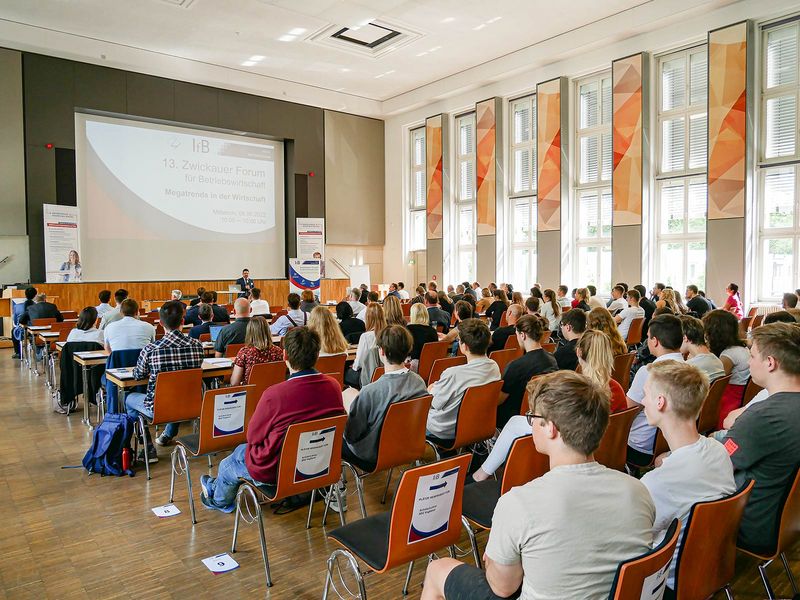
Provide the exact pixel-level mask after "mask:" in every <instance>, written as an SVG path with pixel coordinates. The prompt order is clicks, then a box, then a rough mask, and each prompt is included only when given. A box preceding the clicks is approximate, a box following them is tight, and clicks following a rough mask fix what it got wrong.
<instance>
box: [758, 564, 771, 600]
mask: <svg viewBox="0 0 800 600" xmlns="http://www.w3.org/2000/svg"><path fill="white" fill-rule="evenodd" d="M771 562H772V561H771V560H768V561H767V562H765V563H764V564H763V565H758V574H759V575H761V583H763V584H764V590H765V591H766V592H767V598H769V600H775V592H773V591H772V586H771V585H770V583H769V577H767V567H768V566H769V564H770V563H771Z"/></svg>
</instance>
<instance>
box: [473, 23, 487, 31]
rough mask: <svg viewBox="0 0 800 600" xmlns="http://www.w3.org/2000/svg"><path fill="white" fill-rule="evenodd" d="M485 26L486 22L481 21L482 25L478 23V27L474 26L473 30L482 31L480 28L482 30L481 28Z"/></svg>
mask: <svg viewBox="0 0 800 600" xmlns="http://www.w3.org/2000/svg"><path fill="white" fill-rule="evenodd" d="M484 27H486V23H481V24H480V25H478V26H477V27H473V28H472V31H480V30H481V29H483V28H484Z"/></svg>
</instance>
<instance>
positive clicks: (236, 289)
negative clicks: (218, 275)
mask: <svg viewBox="0 0 800 600" xmlns="http://www.w3.org/2000/svg"><path fill="white" fill-rule="evenodd" d="M228 291H229V292H231V293H234V292H235V293H237V294H238V293H240V292H241V291H242V288H240V287H239V286H238V285H236V284H232V285H229V286H228Z"/></svg>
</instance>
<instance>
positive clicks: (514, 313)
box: [487, 304, 546, 354]
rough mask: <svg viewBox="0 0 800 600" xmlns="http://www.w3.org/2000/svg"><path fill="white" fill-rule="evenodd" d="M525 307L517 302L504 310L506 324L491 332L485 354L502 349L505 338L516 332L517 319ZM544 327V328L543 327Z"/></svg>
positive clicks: (504, 344)
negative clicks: (490, 340)
mask: <svg viewBox="0 0 800 600" xmlns="http://www.w3.org/2000/svg"><path fill="white" fill-rule="evenodd" d="M524 312H525V309H524V308H523V307H522V306H520V305H519V304H512V305H511V306H509V307H508V309H507V310H506V322H507V323H508V325H505V326H503V327H498V328H497V329H495V330H494V331H493V332H492V342H491V344H489V350H488V351H487V354H491V353H492V352H494V351H495V350H502V349H503V348H505V346H506V340H508V338H510V337H511V336H512V335H515V334H516V331H517V328H516V323H517V320H518V319H519V318H520V317H521V316H522V315H523V314H524ZM545 329H546V328H545ZM542 333H544V332H542Z"/></svg>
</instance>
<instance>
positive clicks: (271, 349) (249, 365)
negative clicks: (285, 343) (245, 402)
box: [231, 298, 283, 385]
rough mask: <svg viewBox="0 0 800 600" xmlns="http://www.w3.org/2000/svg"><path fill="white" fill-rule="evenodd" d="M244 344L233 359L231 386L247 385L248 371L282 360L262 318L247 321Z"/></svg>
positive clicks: (266, 322) (281, 355)
mask: <svg viewBox="0 0 800 600" xmlns="http://www.w3.org/2000/svg"><path fill="white" fill-rule="evenodd" d="M239 300H244V298H239ZM244 343H245V346H244V348H240V349H239V352H237V353H236V358H234V359H233V373H232V374H231V385H242V384H245V383H247V382H248V381H249V380H250V371H252V370H253V367H254V366H255V365H257V364H260V363H267V362H275V361H278V360H283V350H281V349H280V348H279V347H278V346H275V345H274V344H273V343H272V334H271V333H270V331H269V321H267V319H266V318H264V317H252V318H251V319H250V320H249V322H248V323H247V330H246V332H245V336H244Z"/></svg>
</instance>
